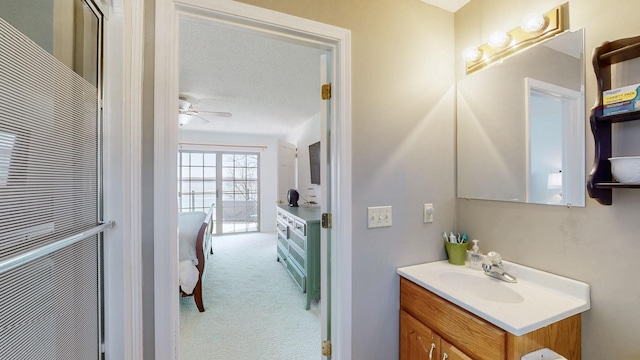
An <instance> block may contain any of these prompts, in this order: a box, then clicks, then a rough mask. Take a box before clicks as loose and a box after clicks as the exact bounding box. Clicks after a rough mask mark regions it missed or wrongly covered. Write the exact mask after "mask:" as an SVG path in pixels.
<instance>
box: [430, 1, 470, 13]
mask: <svg viewBox="0 0 640 360" xmlns="http://www.w3.org/2000/svg"><path fill="white" fill-rule="evenodd" d="M422 1H424V2H426V3H427V4H431V5H433V6H437V7H439V8H441V9H445V10H447V11H450V12H456V11H458V9H460V8H461V7H463V6H465V5H466V4H467V3H468V2H469V1H471V0H422Z"/></svg>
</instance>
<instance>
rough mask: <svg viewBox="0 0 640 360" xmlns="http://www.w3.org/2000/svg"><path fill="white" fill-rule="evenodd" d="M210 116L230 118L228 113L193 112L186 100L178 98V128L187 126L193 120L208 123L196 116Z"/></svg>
mask: <svg viewBox="0 0 640 360" xmlns="http://www.w3.org/2000/svg"><path fill="white" fill-rule="evenodd" d="M200 113H203V114H211V115H213V116H219V117H231V113H230V112H222V111H205V110H198V111H196V110H194V109H193V105H192V104H191V103H190V102H189V101H187V99H186V98H184V97H180V98H178V123H179V124H180V126H182V125H187V124H189V123H190V122H191V121H192V120H193V119H194V118H197V119H199V120H200V121H202V122H203V123H204V124H206V123H208V122H209V120H207V119H205V118H203V117H202V116H199V115H198V114H200Z"/></svg>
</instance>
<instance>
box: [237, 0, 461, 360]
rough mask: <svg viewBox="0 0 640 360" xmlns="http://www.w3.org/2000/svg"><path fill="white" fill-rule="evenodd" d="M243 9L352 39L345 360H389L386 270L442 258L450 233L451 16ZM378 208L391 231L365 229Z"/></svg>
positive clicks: (393, 286)
mask: <svg viewBox="0 0 640 360" xmlns="http://www.w3.org/2000/svg"><path fill="white" fill-rule="evenodd" d="M244 2H246V3H250V4H253V5H257V6H261V7H264V8H268V9H272V10H276V11H280V12H284V13H288V14H292V15H295V16H299V17H303V18H308V19H312V20H315V21H320V22H323V23H328V24H331V25H336V26H340V27H343V28H347V29H350V30H351V32H352V33H351V35H352V69H351V73H352V86H353V88H352V93H353V100H352V105H353V111H352V117H353V119H352V151H353V158H352V161H353V167H352V173H353V178H352V180H353V188H352V192H353V195H352V204H353V221H352V226H353V261H352V270H353V286H352V288H353V310H352V321H353V333H352V336H353V341H352V344H351V345H352V350H353V352H352V359H384V360H388V359H395V358H397V357H398V336H399V335H398V308H399V298H398V297H399V295H398V286H399V285H398V282H399V281H398V276H397V275H396V272H395V271H396V268H397V267H399V266H404V265H409V264H416V263H420V262H426V261H432V260H436V259H442V258H444V249H443V246H442V242H441V240H440V239H441V238H440V236H439V235H438V234H439V233H441V232H442V231H444V230H449V229H452V225H453V214H454V207H455V201H454V185H453V184H454V179H453V168H454V155H453V149H454V146H453V139H454V120H453V113H454V99H453V94H454V89H453V85H454V71H453V70H454V68H453V66H452V64H453V62H454V59H453V56H454V48H453V14H451V13H449V12H446V11H444V10H441V9H438V8H435V7H432V6H429V5H426V4H425V3H422V2H420V1H418V0H372V1H361V0H360V1H356V0H322V1H317V0H245V1H244ZM426 202H433V203H434V204H435V210H436V213H435V222H434V223H433V224H424V223H423V222H422V205H423V204H424V203H426ZM378 205H392V206H393V226H392V227H390V228H377V229H368V228H367V222H366V220H367V216H366V212H367V207H368V206H378Z"/></svg>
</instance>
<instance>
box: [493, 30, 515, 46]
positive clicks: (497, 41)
mask: <svg viewBox="0 0 640 360" xmlns="http://www.w3.org/2000/svg"><path fill="white" fill-rule="evenodd" d="M509 42H511V36H509V35H508V34H506V33H503V32H495V33H493V34H492V35H491V36H490V37H489V46H491V47H492V48H501V47H505V46H507V45H508V44H509Z"/></svg>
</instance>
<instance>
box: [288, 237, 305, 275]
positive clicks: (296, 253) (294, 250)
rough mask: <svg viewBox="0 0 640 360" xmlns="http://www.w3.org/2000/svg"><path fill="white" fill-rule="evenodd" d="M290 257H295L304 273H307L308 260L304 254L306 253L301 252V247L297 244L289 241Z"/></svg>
mask: <svg viewBox="0 0 640 360" xmlns="http://www.w3.org/2000/svg"><path fill="white" fill-rule="evenodd" d="M288 257H289V258H290V259H293V260H294V261H295V262H296V263H297V265H298V266H299V267H300V270H302V272H303V273H305V274H306V273H307V262H306V259H305V256H304V253H300V249H298V247H297V246H295V245H293V244H291V243H289V256H288Z"/></svg>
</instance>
